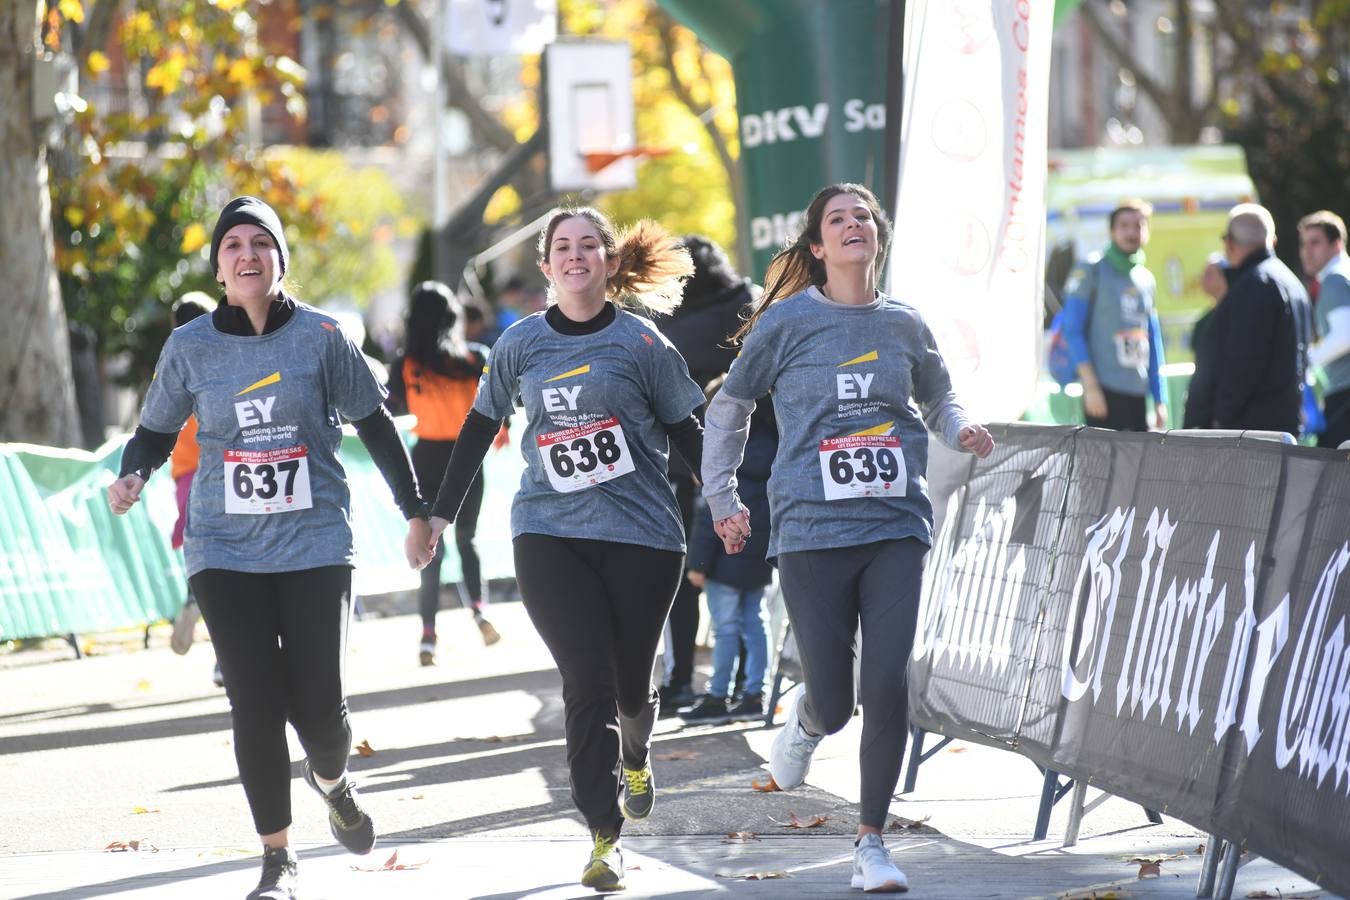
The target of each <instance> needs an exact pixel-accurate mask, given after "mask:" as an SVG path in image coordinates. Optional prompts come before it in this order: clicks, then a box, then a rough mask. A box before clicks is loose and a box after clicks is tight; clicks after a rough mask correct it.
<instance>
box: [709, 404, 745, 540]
mask: <svg viewBox="0 0 1350 900" xmlns="http://www.w3.org/2000/svg"><path fill="white" fill-rule="evenodd" d="M754 411H755V401H753V400H738V399H736V398H735V397H732V396H731V395H730V394H728V393H727V392H726V391H725V390H721V391H718V392H717V395H716V396H714V397H713V398H712V400H711V401H710V402H709V403H708V411H707V414H706V415H705V416H704V422H703V473H702V474H703V496H704V497H705V498H706V499H707V501H708V510H709V512H710V513H711V514H712V520H713V529H714V531H716V532H717V536H718V537H720V538H721V539H722V542H723V544H724V545H725V547H726V550H727V552H728V553H739V552H740V551H741V549H742V548H743V547H744V546H745V538H747V537H749V535H750V514H749V512H748V511H747V510H746V508H745V507H744V506H742V505H741V500H740V497H739V496H737V494H736V469H738V468H739V467H740V465H741V458H742V457H743V456H744V455H745V442H746V439H747V438H749V436H750V416H751V414H753V413H754Z"/></svg>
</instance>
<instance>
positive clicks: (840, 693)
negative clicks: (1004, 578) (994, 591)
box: [778, 538, 928, 828]
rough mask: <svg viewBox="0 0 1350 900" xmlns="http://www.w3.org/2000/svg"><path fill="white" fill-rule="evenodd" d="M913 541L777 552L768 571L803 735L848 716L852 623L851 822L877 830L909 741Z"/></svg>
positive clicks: (915, 595) (834, 726) (831, 729)
mask: <svg viewBox="0 0 1350 900" xmlns="http://www.w3.org/2000/svg"><path fill="white" fill-rule="evenodd" d="M927 552H928V546H927V545H926V544H924V543H922V542H921V541H918V540H916V539H914V538H905V539H903V540H895V541H877V542H876V543H873V544H864V545H861V546H857V547H838V548H835V549H831V550H802V551H798V552H795V553H782V554H779V556H778V574H779V578H780V584H781V586H782V591H783V602H784V604H785V605H786V606H787V612H788V619H789V620H790V621H791V622H792V633H793V635H794V636H795V637H796V639H797V654H798V656H799V657H800V659H801V664H802V673H803V675H804V677H805V684H804V685H803V688H802V691H803V696H802V698H801V699H800V700H799V701H798V704H797V715H798V717H799V718H800V720H801V723H802V725H804V726H806V730H807V731H809V732H811V733H812V734H834V733H835V732H837V731H840V730H842V729H843V728H844V726H845V725H847V724H848V722H849V719H851V718H852V717H853V707H854V702H855V699H856V698H855V697H854V693H853V659H854V656H855V654H857V653H858V652H860V651H859V648H857V647H855V645H854V636H855V634H856V633H857V632H858V629H859V627H860V626H861V629H862V647H861V654H862V666H861V672H860V675H859V679H858V680H859V682H860V685H861V693H862V707H863V725H862V740H861V742H860V743H859V747H858V763H859V770H860V772H859V774H860V777H861V780H862V792H861V800H860V802H859V804H858V807H859V811H858V822H859V823H860V824H862V825H870V826H872V827H873V828H884V827H885V825H886V814H887V812H888V811H889V809H890V804H891V797H892V795H893V794H894V793H895V785H896V782H897V781H899V779H900V762H901V760H903V759H904V756H905V739H906V738H907V737H909V674H908V673H909V654H910V651H911V650H912V649H913V647H914V630H915V626H916V625H917V623H918V615H919V595H920V591H921V589H922V586H923V557H924V554H926V553H927Z"/></svg>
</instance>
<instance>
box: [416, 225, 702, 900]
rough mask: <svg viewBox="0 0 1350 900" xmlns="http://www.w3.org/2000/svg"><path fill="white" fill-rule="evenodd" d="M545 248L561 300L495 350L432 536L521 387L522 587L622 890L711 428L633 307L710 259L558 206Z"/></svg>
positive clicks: (647, 781) (575, 775) (597, 880)
mask: <svg viewBox="0 0 1350 900" xmlns="http://www.w3.org/2000/svg"><path fill="white" fill-rule="evenodd" d="M539 254H540V262H539V268H540V269H541V270H542V271H543V273H544V276H545V277H546V278H547V279H548V281H549V284H550V300H551V301H552V302H551V304H550V306H549V307H548V309H547V310H545V311H544V312H539V313H535V314H533V315H530V316H526V317H525V318H523V319H521V320H519V321H517V322H516V323H515V324H513V325H512V326H511V327H510V328H508V329H507V330H506V332H505V333H504V334H503V335H502V336H501V339H500V340H498V341H497V343H496V344H495V345H494V346H493V348H492V358H491V360H490V361H489V364H488V366H487V367H486V368H485V369H484V372H483V379H482V382H481V384H480V385H479V388H478V396H477V398H476V399H475V400H474V405H473V409H472V410H471V411H470V413H469V415H468V416H467V418H466V419H465V421H464V426H463V428H461V429H460V434H459V440H458V441H457V442H456V444H455V450H454V453H453V454H452V455H451V457H450V466H449V468H448V469H447V470H446V473H445V479H444V481H443V482H442V483H441V489H440V492H439V494H438V495H437V498H436V504H435V508H434V510H433V512H434V515H433V517H432V519H431V526H432V535H433V542H434V540H435V539H436V538H438V537H439V535H440V534H441V532H442V531H443V530H444V529H445V528H446V527H447V526H448V525H449V524H450V522H452V521H453V520H454V518H455V515H456V513H457V512H458V510H459V506H460V503H461V502H462V501H463V499H464V495H465V492H466V491H467V490H468V487H469V484H470V483H471V482H472V480H473V477H474V475H475V474H476V473H477V471H478V467H479V465H480V464H481V463H482V461H483V457H484V455H485V454H486V453H487V448H488V445H489V444H490V443H491V442H492V438H493V436H494V435H495V434H496V433H497V428H498V426H499V425H500V423H501V421H502V420H503V419H504V418H506V416H507V415H509V414H510V413H511V411H512V407H513V405H514V403H515V400H516V397H520V398H521V400H522V401H523V403H524V407H525V417H526V420H527V425H526V430H525V434H524V436H523V438H522V439H521V451H522V454H523V455H524V457H525V463H526V468H525V472H524V473H523V474H522V475H521V479H520V490H519V491H518V492H517V493H516V497H515V501H514V503H513V504H512V507H511V534H512V543H513V546H514V549H515V566H516V582H517V584H518V585H519V586H520V594H521V599H522V600H523V601H524V603H525V610H526V612H527V613H528V614H529V616H530V621H531V622H532V623H533V624H534V627H535V629H536V630H537V631H538V632H539V634H540V636H541V637H542V638H543V639H544V643H545V644H547V645H548V648H549V652H550V653H551V654H552V655H553V659H554V662H556V663H557V665H558V671H559V672H560V673H561V675H562V680H563V705H564V710H565V719H566V725H565V728H566V738H567V764H568V768H569V772H570V780H571V786H572V801H573V802H574V803H575V804H576V806H577V809H578V810H579V811H580V812H581V815H582V817H583V818H584V819H585V820H586V825H587V826H588V828H589V829H590V831H591V836H592V839H593V846H592V852H591V854H590V857H589V858H588V860H587V862H586V865H585V868H584V869H583V871H582V877H581V883H582V884H584V885H586V886H588V887H592V888H595V889H596V890H615V889H617V888H619V887H622V884H623V874H624V871H623V858H622V855H621V854H620V852H619V832H620V829H621V827H622V825H623V820H624V819H625V818H627V819H645V818H646V817H647V816H648V815H650V813H651V810H652V804H653V801H654V799H655V785H654V782H653V779H652V769H651V763H650V761H649V754H648V751H649V748H650V744H651V734H652V727H653V725H654V724H655V722H656V714H657V699H656V691H655V690H654V689H653V687H652V683H651V674H652V663H653V662H654V661H655V658H656V646H657V643H658V642H659V640H660V637H661V629H662V626H663V625H664V623H665V620H666V616H667V614H668V613H669V612H670V605H671V602H672V600H673V599H674V597H675V591H676V589H677V588H678V587H679V584H680V578H681V576H682V574H683V569H684V550H685V537H684V526H683V521H682V519H681V516H680V510H679V507H678V505H677V504H676V502H675V494H674V491H673V490H672V489H671V486H670V481H669V479H668V478H667V476H666V467H667V461H668V458H669V446H670V444H672V443H673V444H674V445H675V447H676V449H677V450H679V452H680V454H681V456H683V457H684V458H685V460H686V461H687V462H688V463H689V465H690V467H691V468H692V469H695V470H697V467H698V465H699V459H700V456H699V454H700V452H701V449H702V429H701V427H700V426H699V422H698V419H697V417H695V416H694V414H693V413H694V410H695V409H697V408H698V407H699V406H700V405H701V404H702V402H703V392H702V391H701V390H700V389H699V387H698V385H697V384H695V383H694V382H693V381H692V380H691V379H690V378H689V373H688V370H687V369H686V367H685V363H684V359H683V358H682V357H681V356H680V354H679V352H678V351H677V350H676V349H675V348H674V346H672V345H671V344H670V342H669V341H667V340H666V338H665V337H664V336H663V335H662V334H661V332H659V331H657V329H656V328H655V327H654V326H653V325H652V323H651V322H649V321H648V320H647V319H645V318H642V317H640V316H638V315H635V314H634V313H632V312H629V311H628V310H627V309H626V308H624V307H626V306H629V305H641V306H645V307H646V308H648V309H651V310H654V311H658V312H669V311H671V310H673V309H674V308H675V307H676V306H678V305H679V302H680V300H679V298H680V294H681V291H682V284H681V282H680V279H681V278H683V277H685V276H688V275H689V274H691V273H692V271H693V264H692V263H691V262H690V259H689V254H688V252H687V251H686V250H684V249H683V248H682V247H681V246H680V245H679V244H678V243H677V242H676V240H675V239H674V238H672V237H671V236H670V235H668V234H667V233H666V232H665V231H663V230H662V229H661V228H660V227H659V226H657V225H655V224H654V223H651V222H645V221H644V222H639V223H637V225H635V226H634V227H633V229H632V230H630V231H629V232H627V233H626V234H624V235H623V236H621V237H616V235H615V233H614V228H613V226H612V225H611V224H610V223H609V221H608V220H607V219H606V218H605V217H604V216H603V215H602V214H600V213H599V212H597V211H595V210H593V209H589V208H583V209H564V210H560V211H558V212H557V213H555V214H554V215H553V217H552V218H551V219H550V220H549V223H548V226H547V227H546V228H545V229H544V233H543V235H542V236H541V239H540V242H539ZM432 546H433V547H434V546H435V545H434V543H433V545H432ZM620 766H621V767H622V773H621V775H620V776H618V777H616V769H618V768H619V767H620ZM620 798H622V802H620Z"/></svg>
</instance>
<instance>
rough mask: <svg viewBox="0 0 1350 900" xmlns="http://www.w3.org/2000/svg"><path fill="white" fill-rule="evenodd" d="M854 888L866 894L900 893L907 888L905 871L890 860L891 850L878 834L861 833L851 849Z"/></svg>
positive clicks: (907, 882) (907, 881)
mask: <svg viewBox="0 0 1350 900" xmlns="http://www.w3.org/2000/svg"><path fill="white" fill-rule="evenodd" d="M850 883H851V884H852V886H853V887H854V888H855V889H861V890H863V891H864V892H866V893H868V894H901V893H904V892H905V891H907V890H909V880H908V879H907V878H905V873H904V872H901V871H900V870H899V869H897V868H896V867H895V863H893V862H891V851H889V850H887V849H886V844H885V843H884V842H883V841H882V840H881V835H879V834H867V835H863V837H862V839H861V840H859V841H858V848H857V849H856V850H854V851H853V881H852V882H850Z"/></svg>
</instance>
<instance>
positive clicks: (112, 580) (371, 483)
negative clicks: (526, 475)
mask: <svg viewBox="0 0 1350 900" xmlns="http://www.w3.org/2000/svg"><path fill="white" fill-rule="evenodd" d="M125 443H126V437H122V438H119V439H117V440H114V441H110V442H109V443H107V444H105V445H104V446H103V447H100V448H99V449H98V450H96V451H94V452H92V453H89V452H85V451H82V450H60V449H55V448H51V447H37V446H33V445H28V444H0V640H16V639H20V638H29V637H45V636H48V635H60V634H71V633H75V634H79V633H87V632H97V631H110V630H114V629H117V628H126V627H130V626H137V625H144V624H147V623H150V622H157V621H160V620H162V619H170V618H173V617H174V616H175V615H177V613H178V610H179V609H180V608H181V606H182V604H183V600H184V598H185V596H186V590H187V587H186V579H185V576H184V571H183V563H182V557H181V555H180V554H179V552H178V551H175V550H174V549H172V547H171V546H170V544H169V535H170V532H171V530H172V527H173V523H174V520H175V518H176V517H177V514H178V511H177V505H176V503H175V499H174V484H173V480H172V479H171V478H170V477H169V474H168V472H167V470H165V471H161V472H159V473H157V474H156V475H154V476H153V477H152V478H151V479H150V482H149V483H148V484H147V485H146V488H145V492H144V493H143V495H142V501H141V502H140V503H138V504H136V506H135V507H133V508H132V510H131V511H130V512H129V513H127V514H126V515H124V516H114V515H113V514H112V512H111V511H110V510H109V509H108V503H107V488H108V485H109V484H110V483H111V482H112V480H113V478H114V477H115V475H116V471H115V470H116V468H117V465H118V461H119V460H120V458H121V453H122V446H123V445H124V444H125ZM341 458H342V464H343V466H344V467H345V468H346V470H347V477H348V482H349V483H350V485H351V493H352V530H353V534H354V537H355V546H356V568H355V571H354V572H353V579H352V580H353V588H354V590H355V592H356V593H357V594H358V595H361V594H380V593H388V592H390V591H401V590H410V589H413V588H415V587H417V584H418V575H417V573H416V572H414V571H412V570H411V569H409V568H408V564H407V562H406V561H405V559H404V556H403V538H404V536H405V535H406V534H407V523H406V522H404V521H403V517H402V515H400V514H399V512H398V509H397V508H396V507H395V506H394V502H393V499H392V498H391V496H390V492H389V487H388V486H387V485H386V484H385V482H384V478H383V477H382V476H381V475H380V473H379V470H378V469H376V467H375V464H374V463H373V462H372V461H371V459H370V456H369V454H367V453H366V450H365V447H364V446H363V445H362V444H361V442H360V440H359V439H357V438H356V437H354V436H347V437H344V438H343V442H342V455H341ZM523 468H524V463H523V461H522V460H521V457H520V453H519V449H518V448H516V447H515V446H514V445H512V446H511V447H507V448H505V449H503V450H502V451H501V452H497V453H490V454H489V455H488V458H487V460H485V462H484V464H483V476H484V482H485V483H484V499H483V513H482V515H481V517H480V518H479V527H478V534H479V537H478V539H477V541H476V544H477V547H478V552H479V555H480V556H481V557H482V560H483V577H484V578H510V577H513V576H514V574H515V571H514V562H513V558H512V553H511V530H510V509H511V498H512V497H513V496H514V494H515V491H516V488H517V486H518V484H519V482H520V473H521V471H522V469H523ZM431 489H432V490H435V486H433V487H432V488H431ZM445 544H446V558H445V563H444V565H443V566H442V568H441V581H442V583H444V584H450V583H453V582H456V581H458V580H459V579H460V564H459V556H458V554H457V553H456V550H455V545H454V541H453V540H447V541H446V542H445Z"/></svg>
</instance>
